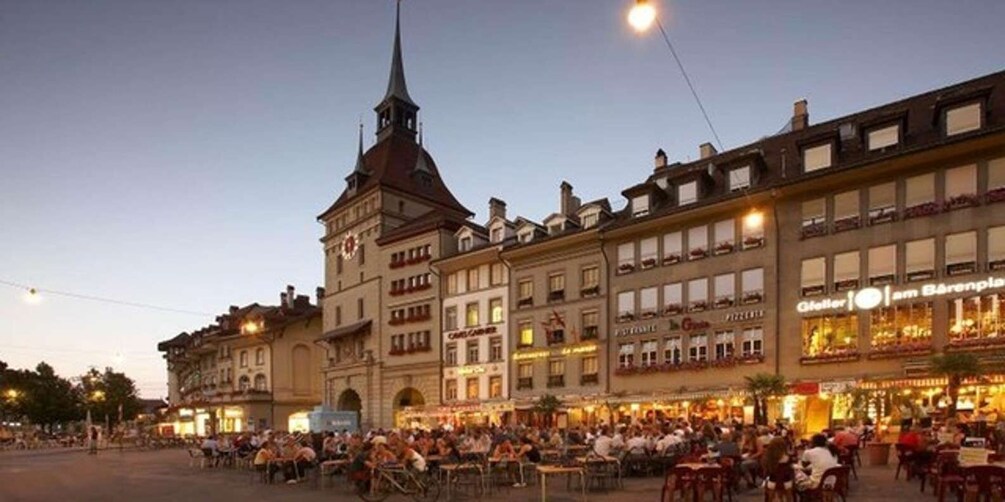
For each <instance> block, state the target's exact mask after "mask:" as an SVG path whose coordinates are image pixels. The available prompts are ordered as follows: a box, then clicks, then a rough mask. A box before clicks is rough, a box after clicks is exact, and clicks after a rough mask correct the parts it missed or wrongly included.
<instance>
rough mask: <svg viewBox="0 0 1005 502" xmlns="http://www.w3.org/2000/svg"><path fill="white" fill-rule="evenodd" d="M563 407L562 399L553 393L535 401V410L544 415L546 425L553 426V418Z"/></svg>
mask: <svg viewBox="0 0 1005 502" xmlns="http://www.w3.org/2000/svg"><path fill="white" fill-rule="evenodd" d="M561 407H562V401H561V400H560V399H559V398H557V397H555V396H553V395H551V394H545V395H543V396H541V397H539V398H538V399H537V402H535V403H534V411H535V412H537V413H539V414H541V415H542V416H544V418H545V426H546V427H551V425H552V418H553V417H554V415H555V413H556V412H557V411H558V410H559V408H561Z"/></svg>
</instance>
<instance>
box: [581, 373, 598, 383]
mask: <svg viewBox="0 0 1005 502" xmlns="http://www.w3.org/2000/svg"><path fill="white" fill-rule="evenodd" d="M599 382H600V378H599V377H598V376H597V374H596V373H592V374H589V375H582V376H580V377H579V385H596V384H597V383H599Z"/></svg>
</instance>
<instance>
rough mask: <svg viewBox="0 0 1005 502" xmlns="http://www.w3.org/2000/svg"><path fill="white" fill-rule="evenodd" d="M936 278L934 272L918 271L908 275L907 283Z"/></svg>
mask: <svg viewBox="0 0 1005 502" xmlns="http://www.w3.org/2000/svg"><path fill="white" fill-rule="evenodd" d="M934 278H935V271H934V270H917V271H915V272H911V273H909V274H907V282H914V281H927V280H929V279H934Z"/></svg>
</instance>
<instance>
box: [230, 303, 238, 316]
mask: <svg viewBox="0 0 1005 502" xmlns="http://www.w3.org/2000/svg"><path fill="white" fill-rule="evenodd" d="M238 310H240V307H238V306H237V305H231V306H230V310H229V312H230V315H234V312H237V311H238Z"/></svg>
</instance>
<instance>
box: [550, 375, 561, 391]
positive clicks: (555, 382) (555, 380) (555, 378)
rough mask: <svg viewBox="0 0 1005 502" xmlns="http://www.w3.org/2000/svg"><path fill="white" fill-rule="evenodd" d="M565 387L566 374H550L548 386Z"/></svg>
mask: <svg viewBox="0 0 1005 502" xmlns="http://www.w3.org/2000/svg"><path fill="white" fill-rule="evenodd" d="M552 387H565V375H548V388H552Z"/></svg>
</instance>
